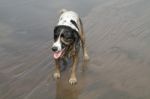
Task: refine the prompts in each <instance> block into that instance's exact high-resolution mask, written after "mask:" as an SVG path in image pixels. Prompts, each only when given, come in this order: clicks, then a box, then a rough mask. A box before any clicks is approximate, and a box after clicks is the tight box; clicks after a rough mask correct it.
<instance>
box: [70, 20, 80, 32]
mask: <svg viewBox="0 0 150 99" xmlns="http://www.w3.org/2000/svg"><path fill="white" fill-rule="evenodd" d="M70 22H71V23H72V24H73V25H74V26H75V27H76V28H77V29H78V30H79V28H78V26H77V23H76V22H75V21H74V20H70Z"/></svg>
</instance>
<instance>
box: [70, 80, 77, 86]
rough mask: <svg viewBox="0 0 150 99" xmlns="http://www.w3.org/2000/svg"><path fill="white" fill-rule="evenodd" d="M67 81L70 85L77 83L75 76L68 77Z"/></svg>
mask: <svg viewBox="0 0 150 99" xmlns="http://www.w3.org/2000/svg"><path fill="white" fill-rule="evenodd" d="M69 83H70V84H71V85H75V84H77V79H76V78H70V79H69Z"/></svg>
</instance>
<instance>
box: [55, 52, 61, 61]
mask: <svg viewBox="0 0 150 99" xmlns="http://www.w3.org/2000/svg"><path fill="white" fill-rule="evenodd" d="M61 54H62V51H59V52H54V58H55V59H58V58H59V57H60V56H61Z"/></svg>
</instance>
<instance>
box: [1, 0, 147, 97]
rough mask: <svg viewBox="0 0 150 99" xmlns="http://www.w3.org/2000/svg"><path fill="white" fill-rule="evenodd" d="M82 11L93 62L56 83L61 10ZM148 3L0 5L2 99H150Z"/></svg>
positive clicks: (100, 0) (15, 1) (35, 0)
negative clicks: (55, 35) (54, 47)
mask: <svg viewBox="0 0 150 99" xmlns="http://www.w3.org/2000/svg"><path fill="white" fill-rule="evenodd" d="M61 8H68V9H73V10H75V11H77V12H78V13H79V14H80V15H81V17H82V19H83V23H84V27H85V32H86V41H87V46H88V51H89V54H90V57H91V60H90V61H89V62H88V63H83V62H82V58H81V57H80V63H79V64H78V65H79V66H78V73H77V74H78V75H77V76H78V84H77V85H76V86H70V85H69V84H68V78H69V74H70V68H69V67H68V68H67V69H66V70H65V71H63V72H62V77H61V79H60V80H57V81H55V80H53V78H52V73H53V71H54V62H53V59H52V57H51V49H50V46H51V44H52V31H53V27H54V25H55V23H56V21H57V15H58V11H59V9H61ZM149 11H150V1H149V0H97V1H90V0H89V1H88V2H87V0H82V1H81V0H76V1H75V0H74V1H73V0H72V1H70V0H65V1H56V0H51V1H50V0H42V1H41V0H25V1H24V0H5V1H4V0H0V99H150V94H149V93H150V86H149V84H150V77H149V75H150V61H149V60H150V54H149V51H150V46H149V43H150V13H149Z"/></svg>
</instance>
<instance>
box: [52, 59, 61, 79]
mask: <svg viewBox="0 0 150 99" xmlns="http://www.w3.org/2000/svg"><path fill="white" fill-rule="evenodd" d="M53 77H54V78H55V79H59V78H60V64H59V60H58V59H56V60H55V72H54V74H53Z"/></svg>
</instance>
